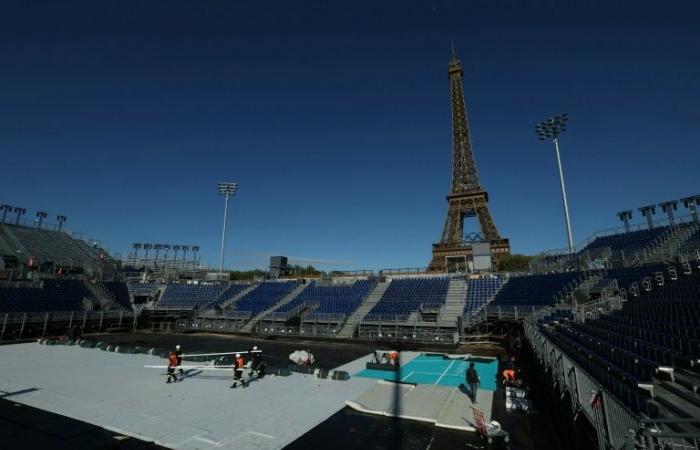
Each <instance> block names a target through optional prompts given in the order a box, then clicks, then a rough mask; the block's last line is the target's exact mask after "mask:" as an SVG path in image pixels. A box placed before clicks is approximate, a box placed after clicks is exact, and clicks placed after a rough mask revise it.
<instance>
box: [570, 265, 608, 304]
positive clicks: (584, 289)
mask: <svg viewBox="0 0 700 450" xmlns="http://www.w3.org/2000/svg"><path fill="white" fill-rule="evenodd" d="M602 280H603V274H602V273H599V272H596V273H591V274H590V275H588V276H586V278H585V279H584V280H583V281H582V282H581V283H579V284H578V286H576V287H575V288H574V289H573V290H572V291H571V294H570V295H569V298H570V300H571V303H572V304H573V305H578V304H584V303H587V302H588V300H589V299H590V298H591V292H592V291H593V290H594V289H596V287H597V286H599V285H600V283H601V281H602Z"/></svg>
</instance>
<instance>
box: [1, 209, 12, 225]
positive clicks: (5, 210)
mask: <svg viewBox="0 0 700 450" xmlns="http://www.w3.org/2000/svg"><path fill="white" fill-rule="evenodd" d="M0 211H2V220H1V222H2V223H5V217H6V216H7V213H8V212H10V211H12V206H10V205H0Z"/></svg>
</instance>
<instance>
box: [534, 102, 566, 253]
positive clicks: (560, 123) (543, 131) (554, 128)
mask: <svg viewBox="0 0 700 450" xmlns="http://www.w3.org/2000/svg"><path fill="white" fill-rule="evenodd" d="M568 120H569V115H568V114H567V113H562V114H559V115H558V116H554V117H550V118H549V119H546V120H543V121H542V122H540V123H538V124H537V125H535V133H537V136H538V137H539V138H540V141H544V140H549V139H551V140H552V142H554V149H555V151H556V155H557V167H558V168H559V184H560V186H561V197H562V200H563V202H564V221H565V222H566V235H567V238H568V241H569V253H574V237H573V235H572V233H571V219H570V218H569V202H568V200H567V198H566V186H565V185H564V171H563V170H562V168H561V157H560V156H559V135H560V134H561V133H563V132H564V131H566V123H567V121H568Z"/></svg>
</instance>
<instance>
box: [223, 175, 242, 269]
mask: <svg viewBox="0 0 700 450" xmlns="http://www.w3.org/2000/svg"><path fill="white" fill-rule="evenodd" d="M218 189H219V195H223V196H224V227H223V229H222V231H221V263H220V264H219V279H221V276H222V275H223V273H224V245H225V244H226V215H227V213H228V198H229V197H233V196H234V195H236V190H237V189H238V183H219V184H218Z"/></svg>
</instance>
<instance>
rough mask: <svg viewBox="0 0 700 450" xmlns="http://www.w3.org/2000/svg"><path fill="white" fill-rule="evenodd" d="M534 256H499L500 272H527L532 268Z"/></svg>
mask: <svg viewBox="0 0 700 450" xmlns="http://www.w3.org/2000/svg"><path fill="white" fill-rule="evenodd" d="M530 260H532V256H529V255H518V254H510V255H504V256H501V257H499V258H498V267H497V269H498V271H499V272H527V271H528V270H530Z"/></svg>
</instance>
